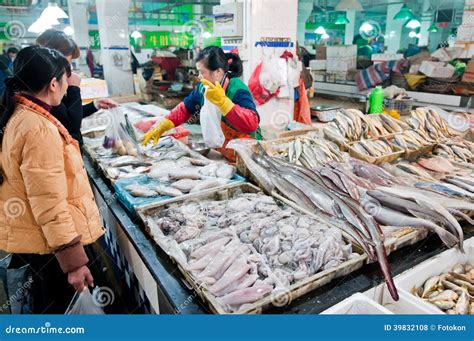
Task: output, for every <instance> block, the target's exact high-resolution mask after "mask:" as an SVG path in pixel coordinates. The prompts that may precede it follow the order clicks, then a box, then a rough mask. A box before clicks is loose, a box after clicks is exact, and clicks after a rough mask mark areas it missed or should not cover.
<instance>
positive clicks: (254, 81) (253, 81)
mask: <svg viewBox="0 0 474 341" xmlns="http://www.w3.org/2000/svg"><path fill="white" fill-rule="evenodd" d="M262 67H263V63H260V64H258V65H257V67H256V68H255V70H254V71H253V73H252V75H251V76H250V79H249V82H248V86H249V89H250V92H251V93H252V96H253V98H254V100H255V102H256V103H257V104H258V105H262V104H265V103H266V102H268V101H269V100H270V99H271V98H272V97H275V96H276V95H278V93H279V91H280V90H279V89H278V90H277V92H276V93H274V94H272V93H270V92H269V91H268V90H267V89H265V88H264V87H263V85H262V84H261V83H260V74H261V72H262Z"/></svg>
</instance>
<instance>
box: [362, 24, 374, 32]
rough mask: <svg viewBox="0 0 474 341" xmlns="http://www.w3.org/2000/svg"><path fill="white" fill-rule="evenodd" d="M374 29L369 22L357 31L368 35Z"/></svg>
mask: <svg viewBox="0 0 474 341" xmlns="http://www.w3.org/2000/svg"><path fill="white" fill-rule="evenodd" d="M373 29H374V25H372V24H371V23H369V22H364V23H363V24H362V25H361V26H360V28H359V31H360V32H363V33H365V34H369V33H370V32H372V30H373Z"/></svg>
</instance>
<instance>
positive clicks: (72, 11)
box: [68, 0, 91, 77]
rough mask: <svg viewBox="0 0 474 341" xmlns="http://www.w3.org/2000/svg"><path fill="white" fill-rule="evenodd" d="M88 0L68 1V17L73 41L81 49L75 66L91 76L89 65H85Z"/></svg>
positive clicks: (87, 37) (87, 36) (87, 38)
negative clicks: (72, 31) (72, 30)
mask: <svg viewBox="0 0 474 341" xmlns="http://www.w3.org/2000/svg"><path fill="white" fill-rule="evenodd" d="M88 6H89V1H87V0H70V1H68V9H69V18H70V20H71V27H72V28H73V29H74V35H73V38H74V41H75V42H76V43H77V45H78V46H79V49H80V50H81V56H80V57H79V59H78V60H77V63H76V65H77V68H78V69H79V71H80V72H82V73H84V74H86V75H88V76H89V77H90V76H91V73H90V70H89V67H88V66H87V59H86V54H87V49H88V47H89V23H88V19H87V8H88Z"/></svg>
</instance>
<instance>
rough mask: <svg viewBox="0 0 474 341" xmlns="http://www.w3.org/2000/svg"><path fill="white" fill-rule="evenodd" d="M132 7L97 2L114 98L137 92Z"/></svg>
mask: <svg viewBox="0 0 474 341" xmlns="http://www.w3.org/2000/svg"><path fill="white" fill-rule="evenodd" d="M129 4H130V1H129V0H96V6H97V21H98V26H99V37H100V46H101V47H100V49H101V61H102V65H103V67H104V77H105V79H106V80H107V86H108V88H109V94H111V95H129V94H133V93H134V91H133V74H132V68H131V55H130V40H129V30H128V8H129Z"/></svg>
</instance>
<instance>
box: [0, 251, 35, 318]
mask: <svg viewBox="0 0 474 341" xmlns="http://www.w3.org/2000/svg"><path fill="white" fill-rule="evenodd" d="M12 257H13V255H12V254H9V255H7V256H6V257H5V258H3V259H0V279H1V280H2V282H3V288H4V289H5V296H6V297H8V300H7V302H5V304H0V311H3V312H4V313H5V311H6V310H7V309H9V310H10V313H11V314H31V303H32V302H31V292H30V289H31V285H32V284H33V279H32V275H31V269H30V266H29V264H24V265H22V266H20V267H18V268H15V267H12V265H11V263H12Z"/></svg>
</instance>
